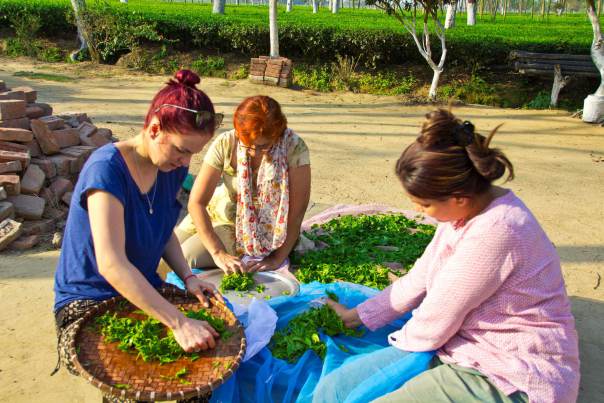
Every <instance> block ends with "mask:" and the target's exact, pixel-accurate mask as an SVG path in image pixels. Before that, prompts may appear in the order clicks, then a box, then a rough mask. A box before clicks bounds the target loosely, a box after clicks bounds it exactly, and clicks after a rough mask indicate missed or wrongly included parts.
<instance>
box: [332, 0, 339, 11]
mask: <svg viewBox="0 0 604 403" xmlns="http://www.w3.org/2000/svg"><path fill="white" fill-rule="evenodd" d="M331 5H332V8H331V12H332V13H333V14H337V13H338V11H340V1H339V0H332V2H331Z"/></svg>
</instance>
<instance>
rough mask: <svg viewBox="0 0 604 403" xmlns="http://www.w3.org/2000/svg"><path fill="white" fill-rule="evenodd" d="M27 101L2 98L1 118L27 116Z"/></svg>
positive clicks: (0, 106)
mask: <svg viewBox="0 0 604 403" xmlns="http://www.w3.org/2000/svg"><path fill="white" fill-rule="evenodd" d="M26 105H27V104H26V103H25V101H20V100H0V120H9V119H19V118H22V117H24V116H25V106H26Z"/></svg>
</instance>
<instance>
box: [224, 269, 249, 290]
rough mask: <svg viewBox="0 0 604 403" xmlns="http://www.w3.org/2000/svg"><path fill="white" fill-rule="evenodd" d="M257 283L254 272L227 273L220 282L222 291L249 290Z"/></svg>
mask: <svg viewBox="0 0 604 403" xmlns="http://www.w3.org/2000/svg"><path fill="white" fill-rule="evenodd" d="M255 285H256V282H255V281H254V274H253V273H231V274H225V275H224V276H223V277H222V281H221V282H220V287H219V288H220V291H223V292H224V291H226V290H235V291H248V290H251V289H252V287H254V286H255Z"/></svg>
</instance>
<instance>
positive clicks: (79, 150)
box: [61, 146, 92, 173]
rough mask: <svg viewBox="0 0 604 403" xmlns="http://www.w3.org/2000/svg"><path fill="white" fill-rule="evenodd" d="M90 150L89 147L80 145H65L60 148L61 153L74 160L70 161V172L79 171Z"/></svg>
mask: <svg viewBox="0 0 604 403" xmlns="http://www.w3.org/2000/svg"><path fill="white" fill-rule="evenodd" d="M91 152H92V151H91V150H90V147H86V148H84V147H82V146H73V147H67V148H64V149H63V150H61V154H64V155H67V156H69V157H71V158H75V161H73V162H71V165H70V171H71V173H79V172H80V171H81V170H82V167H83V166H84V163H85V162H86V160H87V159H88V157H89V156H90V154H91Z"/></svg>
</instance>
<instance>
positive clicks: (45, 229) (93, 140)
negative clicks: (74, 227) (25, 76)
mask: <svg viewBox="0 0 604 403" xmlns="http://www.w3.org/2000/svg"><path fill="white" fill-rule="evenodd" d="M112 141H114V138H113V136H112V133H111V130H109V129H101V128H97V127H96V126H95V125H93V124H92V122H91V121H90V119H89V118H88V116H87V115H86V113H81V112H69V113H61V114H56V115H53V109H52V107H51V106H50V105H48V104H45V103H39V102H37V92H36V91H35V90H34V89H33V88H30V87H17V88H12V89H9V88H7V87H6V84H5V83H4V82H3V81H2V80H0V250H3V249H5V248H7V247H10V249H18V250H23V249H29V248H32V247H34V246H35V245H37V244H38V243H39V242H40V241H42V240H44V239H46V238H48V239H50V238H51V237H53V235H54V238H55V239H56V238H57V234H56V233H55V230H57V229H58V230H61V229H62V228H63V227H64V225H65V219H66V217H67V211H68V209H69V203H70V201H71V192H72V191H73V187H74V184H75V183H76V180H77V177H78V174H79V173H80V171H81V170H82V167H83V165H84V162H86V159H88V157H89V156H90V154H91V153H92V152H93V151H94V150H96V149H97V148H98V147H101V146H103V145H105V144H107V143H110V142H112ZM59 235H60V234H59ZM47 236H49V237H47Z"/></svg>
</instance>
